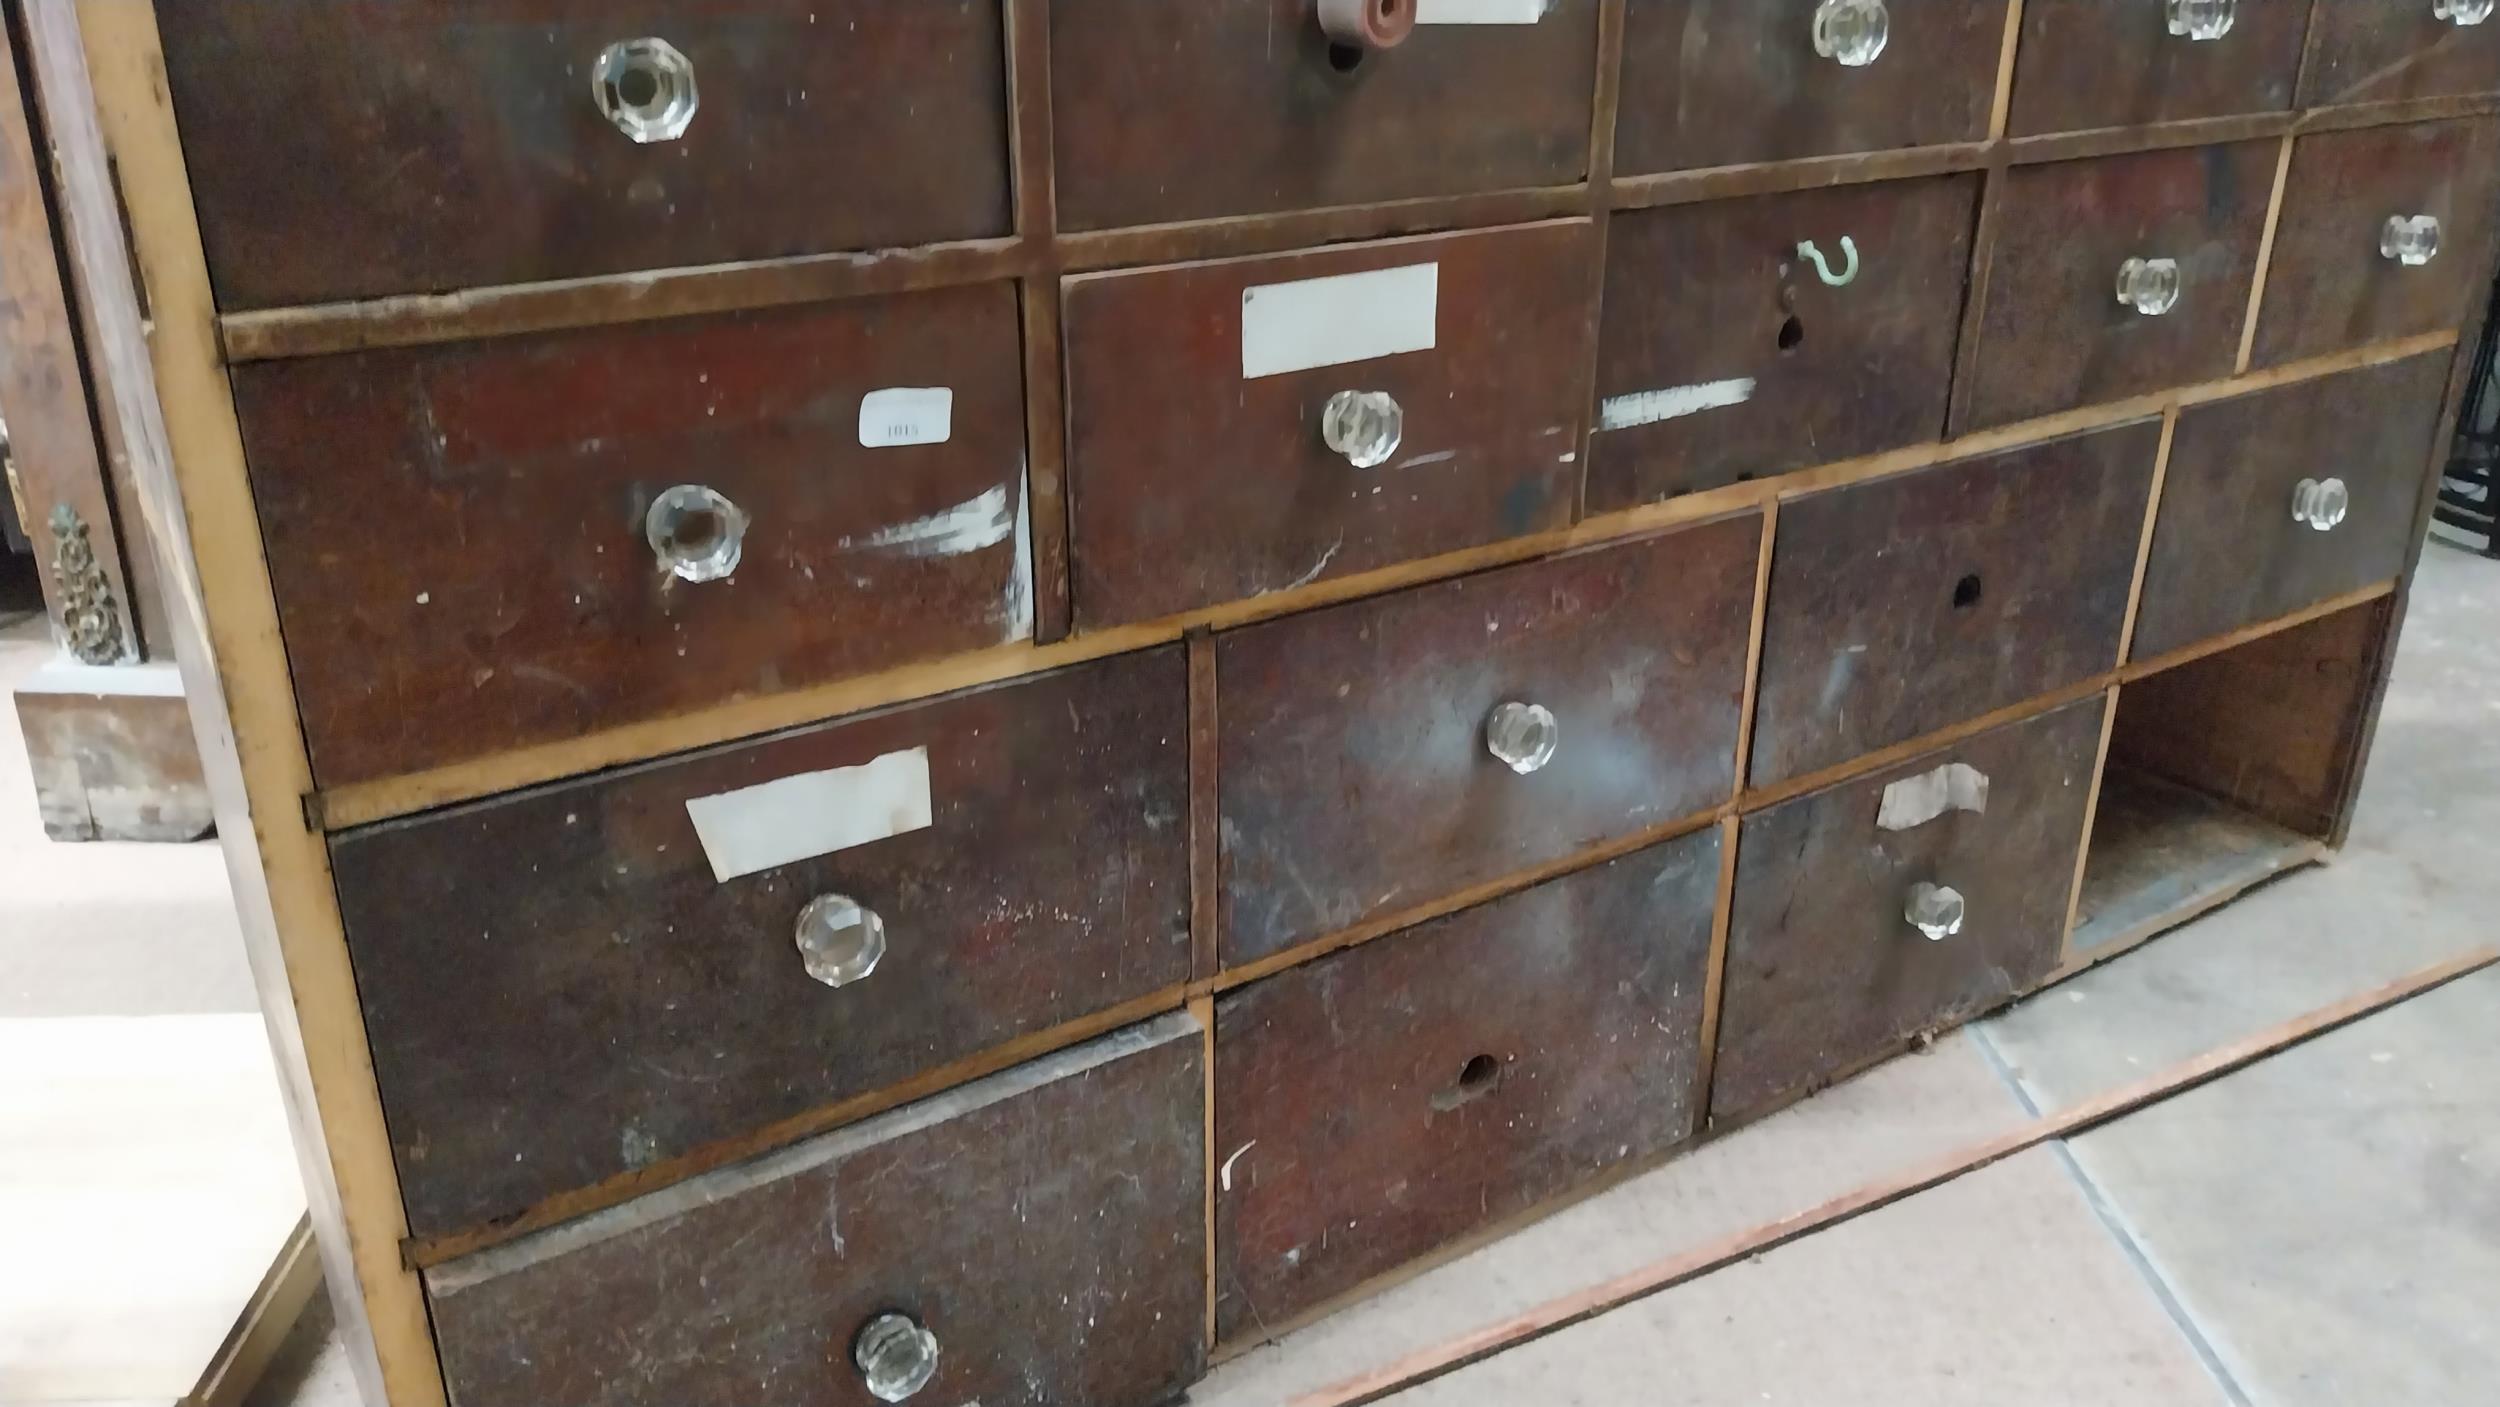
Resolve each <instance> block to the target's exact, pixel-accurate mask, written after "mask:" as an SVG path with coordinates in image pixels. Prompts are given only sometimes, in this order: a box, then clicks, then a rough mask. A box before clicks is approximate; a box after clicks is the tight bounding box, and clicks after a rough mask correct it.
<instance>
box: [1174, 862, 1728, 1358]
mask: <svg viewBox="0 0 2500 1407" xmlns="http://www.w3.org/2000/svg"><path fill="white" fill-rule="evenodd" d="M1718 879H1719V835H1718V832H1717V831H1716V830H1705V831H1701V832H1697V833H1695V834H1693V835H1690V836H1686V837H1684V838H1683V839H1680V840H1676V841H1671V842H1669V843H1667V844H1665V845H1660V846H1656V847H1653V848H1651V849H1648V850H1643V851H1638V852H1635V853H1634V854H1631V855H1628V856H1625V857H1623V858H1621V859H1618V860H1614V861H1610V862H1609V863H1607V864H1605V865H1603V866H1600V867H1598V868H1596V869H1591V870H1584V871H1581V872H1580V873H1578V874H1576V875H1572V876H1569V877H1567V878H1563V879H1558V880H1554V881H1552V882H1550V883H1547V884H1544V885H1540V886H1538V887H1537V888H1534V889H1529V890H1524V891H1522V892H1520V893H1518V894H1515V895H1512V896H1510V897H1509V898H1506V899H1502V900H1498V901H1496V902H1494V903H1492V904H1488V905H1486V906H1484V907H1482V908H1478V909H1471V910H1467V911H1465V912H1463V913H1459V914H1454V915H1451V916H1450V917H1447V918H1442V919H1437V920H1434V921H1433V922H1431V923H1428V924H1424V925H1421V926H1419V927H1416V928H1412V929H1408V930H1406V931H1405V932H1402V933H1397V934H1393V935H1391V936H1389V937H1386V938H1383V939H1380V940H1378V941H1376V942H1372V943H1367V944H1365V945H1363V946H1362V947H1359V948H1353V949H1349V950H1348V951H1346V952H1343V953H1339V954H1336V955H1333V956H1330V957H1327V958H1323V959H1320V960H1319V961H1317V962H1315V963H1311V964H1308V965H1306V966H1303V967H1298V968H1295V969H1293V970H1291V971H1289V972H1285V973H1282V974H1279V975H1278V976H1275V977H1272V978H1269V979H1268V980H1266V981H1264V982H1261V983H1259V984H1257V985H1255V986H1252V987H1248V988H1244V989H1243V990H1242V991H1240V992H1238V993H1235V994H1234V995H1232V996H1229V997H1226V998H1225V999H1224V1000H1223V1001H1221V1002H1220V1003H1218V1004H1217V1006H1216V1015H1215V1032H1216V1041H1215V1119H1216V1136H1215V1145H1214V1147H1215V1155H1214V1156H1215V1157H1216V1158H1217V1159H1218V1160H1219V1166H1222V1167H1224V1168H1225V1173H1224V1175H1223V1176H1220V1177H1219V1178H1218V1180H1217V1187H1216V1200H1215V1213H1216V1236H1215V1244H1216V1337H1217V1340H1218V1341H1219V1342H1232V1341H1235V1340H1239V1339H1243V1338H1247V1337H1251V1336H1253V1335H1255V1334H1257V1333H1258V1332H1259V1330H1260V1327H1261V1325H1263V1324H1272V1323H1277V1322H1280V1321H1282V1320H1284V1319H1286V1318H1288V1317H1290V1316H1292V1315H1293V1314H1295V1313H1297V1312H1299V1311H1301V1310H1305V1309H1308V1308H1311V1307H1313V1306H1315V1305H1318V1304H1320V1303H1322V1302H1324V1301H1326V1300H1328V1299H1330V1298H1332V1297H1334V1296H1336V1295H1339V1294H1342V1293H1344V1292H1345V1291H1347V1290H1350V1289H1352V1288H1354V1287H1355V1286H1357V1285H1359V1284H1361V1283H1362V1282H1363V1281H1365V1280H1367V1279H1370V1278H1371V1277H1373V1276H1376V1275H1378V1274H1380V1273H1382V1272H1383V1271H1387V1270H1389V1269H1392V1268H1393V1267H1395V1266H1397V1265H1399V1264H1400V1263H1402V1262H1405V1261H1408V1260H1412V1259H1413V1258H1415V1257H1416V1256H1419V1255H1422V1254H1424V1253H1426V1252H1428V1251H1430V1250H1432V1249H1433V1248H1435V1247H1437V1246H1440V1245H1443V1244H1446V1243H1447V1242H1449V1241H1451V1240H1454V1239H1456V1238H1458V1237H1460V1236H1463V1235H1465V1234H1466V1233H1468V1232H1470V1231H1473V1230H1476V1229H1478V1228H1481V1227H1485V1226H1490V1225H1492V1224H1494V1223H1497V1222H1499V1221H1501V1220H1502V1219H1503V1218H1505V1217H1508V1216H1511V1215H1513V1214H1515V1213H1518V1212H1521V1211H1524V1210H1526V1209H1528V1208H1530V1207H1533V1206H1535V1205H1537V1204H1538V1203H1540V1202H1544V1201H1546V1200H1548V1199H1550V1198H1553V1197H1556V1196H1558V1195H1560V1194H1562V1193H1564V1192H1566V1191H1568V1190H1570V1189H1571V1188H1572V1187H1573V1186H1574V1185H1576V1184H1579V1183H1581V1182H1584V1181H1585V1180H1587V1179H1588V1178H1590V1177H1592V1176H1594V1175H1596V1174H1597V1173H1598V1172H1600V1171H1601V1170H1603V1169H1605V1168H1606V1167H1609V1166H1611V1165H1614V1164H1617V1163H1621V1162H1624V1161H1628V1160H1637V1159H1639V1158H1641V1157H1644V1156H1646V1155H1649V1154H1654V1153H1657V1152H1659V1151H1661V1150H1663V1149H1665V1148H1668V1147H1670V1146H1672V1145H1673V1144H1675V1143H1678V1142H1680V1141H1682V1140H1683V1139H1684V1138H1686V1137H1687V1136H1689V1135H1690V1134H1691V1133H1692V1131H1693V1128H1694V1124H1695V1122H1696V1118H1697V1116H1698V1114H1699V1112H1700V1111H1699V1110H1697V1109H1695V1108H1694V1107H1693V1100H1692V1091H1693V1085H1694V1079H1695V1072H1696V1070H1697V1068H1698V1066H1699V1062H1700V1057H1701V1052H1700V1034H1701V1025H1702V992H1703V986H1704V977H1705V968H1706V965H1707V961H1708V954H1709V946H1710V923H1711V901H1712V896H1713V894H1714V893H1715V892H1716V890H1717V888H1718ZM1471 1067H1472V1068H1471ZM1236 1154H1238V1156H1235V1155H1236Z"/></svg>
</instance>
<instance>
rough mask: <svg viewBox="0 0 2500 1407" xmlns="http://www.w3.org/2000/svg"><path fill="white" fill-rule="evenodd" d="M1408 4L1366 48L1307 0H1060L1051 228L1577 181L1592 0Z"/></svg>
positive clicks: (1589, 81)
mask: <svg viewBox="0 0 2500 1407" xmlns="http://www.w3.org/2000/svg"><path fill="white" fill-rule="evenodd" d="M1413 3H1414V7H1415V13H1416V16H1417V21H1418V22H1417V24H1416V26H1415V28H1414V30H1413V31H1412V32H1411V33H1410V34H1408V36H1407V37H1406V39H1405V41H1404V42H1403V43H1401V44H1398V45H1397V46H1396V47H1394V48H1391V49H1386V50H1378V51H1373V50H1366V49H1364V48H1361V47H1355V46H1346V45H1341V44H1334V43H1332V42H1331V41H1330V39H1329V36H1328V34H1327V32H1326V31H1325V30H1323V29H1322V28H1321V27H1320V21H1319V16H1318V6H1317V5H1316V4H1315V0H1190V3H1187V4H1174V3H1173V2H1172V0H1052V4H1051V6H1050V52H1051V68H1052V77H1053V79H1054V80H1055V81H1054V84H1053V97H1052V109H1051V117H1052V125H1053V128H1054V130H1055V133H1056V141H1057V147H1058V156H1059V165H1058V182H1059V185H1058V200H1059V215H1060V225H1061V228H1063V229H1071V230H1094V229H1105V228H1109V227H1112V226H1118V225H1142V224H1159V223H1162V222H1165V221H1172V220H1198V219H1207V218H1211V217H1215V216H1223V215H1248V214H1258V213H1266V212H1270V211H1286V210H1306V209H1314V208H1319V207H1325V206H1335V205H1367V204H1371V203H1374V202H1377V201H1386V200H1404V199H1410V198H1416V197H1423V196H1442V195H1462V194H1467V193H1471V192H1476V191H1495V190H1511V189H1517V188H1521V187H1529V186H1560V185H1569V184H1571V183H1572V182H1575V181H1578V180H1580V179H1582V177H1583V176H1585V175H1586V173H1587V171H1588V147H1589V127H1590V122H1591V116H1592V95H1593V93H1594V89H1595V85H1596V78H1597V10H1598V0H1490V3H1487V0H1457V3H1452V0H1413ZM1383 8H1389V7H1388V6H1385V5H1384V6H1383ZM1469 17H1473V18H1472V19H1470V18H1469ZM1487 20H1491V21H1494V22H1484V21H1487ZM1452 21H1465V22H1455V23H1454V22H1452Z"/></svg>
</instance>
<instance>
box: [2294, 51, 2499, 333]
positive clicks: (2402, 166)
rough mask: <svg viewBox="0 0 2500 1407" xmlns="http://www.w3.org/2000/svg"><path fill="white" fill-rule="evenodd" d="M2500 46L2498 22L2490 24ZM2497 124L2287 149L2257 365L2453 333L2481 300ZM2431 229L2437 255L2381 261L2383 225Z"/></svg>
mask: <svg viewBox="0 0 2500 1407" xmlns="http://www.w3.org/2000/svg"><path fill="white" fill-rule="evenodd" d="M2492 28H2493V30H2494V37H2495V38H2500V20H2495V21H2494V22H2493V25H2492ZM2495 204H2500V120H2494V119H2490V118H2482V119H2477V120H2473V121H2465V122H2426V123H2422V124H2420V125H2417V126H2410V127H2373V128H2368V129H2365V130H2362V131H2356V132H2322V133H2319V134H2317V135H2315V136H2307V137H2302V138H2301V139H2300V140H2299V141H2298V142H2297V143H2295V144H2294V145H2293V147H2292V169H2291V174H2290V176H2289V178H2288V180H2287V183H2286V185H2285V187H2284V192H2283V217H2282V221H2281V223H2280V225H2279V226H2278V227H2277V229H2276V231H2275V236H2274V257H2273V260H2272V261H2271V262H2270V263H2269V264H2268V266H2267V272H2266V294H2265V306H2264V308H2263V309H2262V310H2260V312H2259V314H2258V319H2257V347H2256V358H2255V362H2256V364H2257V365H2259V366H2273V365H2276V364H2278V363H2282V362H2288V361H2298V360H2299V359H2301V358H2302V357H2311V356H2318V355H2321V354H2323V353H2327V352H2333V351H2337V350H2340V349H2342V348H2345V347H2355V346H2360V345H2362V344H2364V343H2368V342H2379V341H2386V340H2389V339H2392V338H2397V337H2409V336H2412V335H2413V334H2415V333H2419V332H2437V331H2440V330H2442V329H2445V328H2451V327H2455V326H2457V325H2458V324H2459V323H2461V322H2463V321H2464V320H2465V317H2466V315H2467V314H2468V313H2469V312H2471V311H2472V310H2473V308H2474V307H2475V306H2476V305H2477V304H2478V303H2479V302H2480V300H2481V299H2482V297H2483V290H2482V284H2481V280H2482V278H2483V277H2484V275H2485V274H2486V273H2488V272H2489V269H2488V264H2489V261H2490V258H2491V241H2492V230H2493V223H2492V221H2493V214H2494V210H2493V207H2494V205H2495ZM2424 215H2427V216H2430V217H2431V218H2432V219H2435V220H2437V221H2438V222H2439V242H2438V247H2437V251H2436V253H2435V254H2433V255H2432V257H2431V258H2430V259H2429V261H2428V262H2426V263H2420V264H2407V263H2405V262H2404V260H2403V257H2402V251H2401V250H2399V251H2398V253H2397V254H2395V255H2391V254H2389V253H2388V252H2387V250H2388V245H2387V243H2386V240H2387V236H2388V233H2389V231H2388V222H2389V220H2391V219H2397V218H2411V217H2417V216H2424Z"/></svg>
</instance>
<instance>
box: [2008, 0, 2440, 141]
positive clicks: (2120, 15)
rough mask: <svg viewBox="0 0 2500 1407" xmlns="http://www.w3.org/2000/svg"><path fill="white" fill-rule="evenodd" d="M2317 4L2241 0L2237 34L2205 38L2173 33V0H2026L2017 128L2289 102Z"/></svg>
mask: <svg viewBox="0 0 2500 1407" xmlns="http://www.w3.org/2000/svg"><path fill="white" fill-rule="evenodd" d="M2309 3H2310V0H2241V3H2240V5H2239V7H2238V13H2237V15H2236V17H2235V18H2234V20H2233V22H2232V25H2231V32H2230V33H2229V34H2226V35H2224V36H2223V37H2222V38H2220V39H2213V40H2195V39H2190V38H2188V37H2187V36H2185V35H2177V34H2172V33H2171V32H2170V25H2169V19H2168V13H2167V11H2168V7H2167V6H2165V5H2155V4H2128V3H2121V4H2112V3H2110V0H2023V24H2022V37H2021V40H2020V47H2019V48H2018V49H2017V50H2016V51H2015V53H2016V57H2015V62H2014V104H2013V107H2012V109H2011V112H2010V115H2009V118H2008V123H2007V130H2008V131H2009V132H2011V133H2012V134H2013V135H2016V136H2029V135H2031V134H2034V133H2040V132H2073V131H2080V130H2085V129H2090V128H2098V127H2139V126H2144V125H2147V124H2151V123H2157V122H2181V121H2188V120H2192V119H2196V118H2207V117H2227V116H2232V115H2235V114H2239V113H2252V112H2282V111H2285V110H2287V109H2289V108H2290V107H2291V105H2292V90H2293V88H2294V87H2295V86H2296V85H2297V84H2298V82H2299V79H2300V56H2301V43H2302V40H2303V39H2305V38H2306V37H2307V35H2308V32H2309ZM2326 3H2327V6H2328V7H2329V8H2333V7H2334V6H2335V5H2336V4H2337V3H2338V0H2326ZM2425 8H2427V7H2425Z"/></svg>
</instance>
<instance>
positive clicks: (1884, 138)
mask: <svg viewBox="0 0 2500 1407" xmlns="http://www.w3.org/2000/svg"><path fill="white" fill-rule="evenodd" d="M1819 3H1820V0H1631V3H1630V6H1629V8H1628V10H1627V11H1626V13H1625V15H1624V41H1623V44H1624V49H1623V98H1622V112H1621V116H1620V118H1619V119H1618V122H1617V125H1616V137H1615V140H1616V143H1617V146H1616V152H1615V169H1616V171H1617V172H1618V173H1619V174H1623V175H1634V174H1639V173H1643V172H1652V171H1681V170H1686V169H1689V168H1692V167H1702V166H1738V165H1744V164H1747V163H1750V162H1760V161H1787V160H1791V159H1794V158H1797V157H1808V156H1832V155H1838V154H1841V153H1847V152H1862V151H1884V150H1888V149H1890V148H1894V147H1918V146H1933V145H1937V144H1940V143H1945V142H1975V141H1978V140H1980V139H1982V138H1984V137H1986V136H1987V135H1988V108H1989V104H1990V103H1991V102H1992V101H1993V100H1994V98H1995V94H1996V77H1997V65H1998V62H1999V61H2000V59H2001V57H2002V55H2003V52H2004V43H2005V12H2004V8H2003V7H2002V6H2001V5H1990V4H1974V3H1971V0H1889V4H1888V6H1887V10H1888V14H1889V33H1888V37H1887V39H1886V41H1885V43H1884V46H1883V50H1882V52H1881V53H1880V54H1879V55H1878V56H1877V57H1876V58H1875V60H1874V61H1873V62H1872V63H1866V64H1859V65H1850V64H1845V63H1843V62H1842V61H1841V60H1840V59H1839V58H1838V57H1830V58H1827V57H1825V56H1823V55H1822V54H1820V53H1818V52H1816V45H1815V12H1816V10H1817V9H1818V7H1819Z"/></svg>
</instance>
